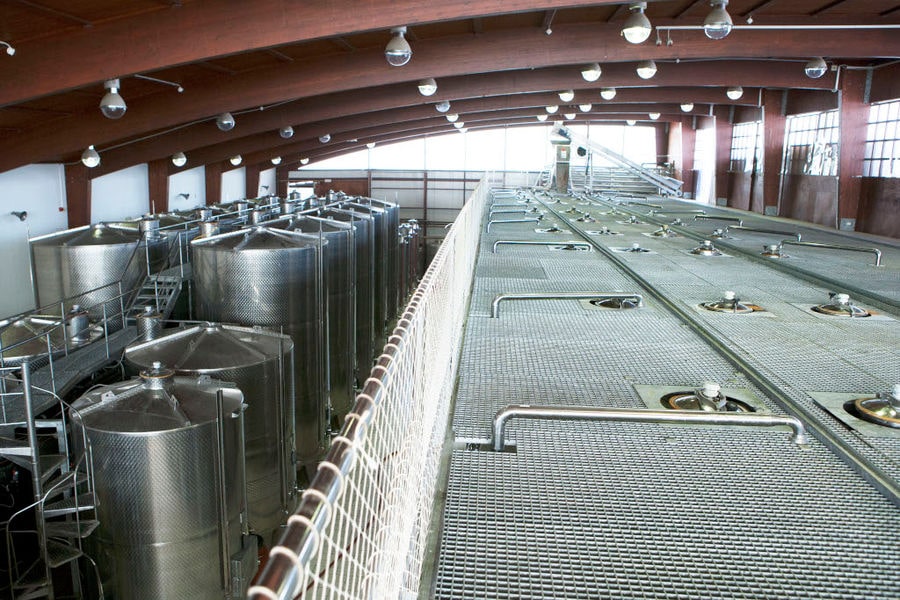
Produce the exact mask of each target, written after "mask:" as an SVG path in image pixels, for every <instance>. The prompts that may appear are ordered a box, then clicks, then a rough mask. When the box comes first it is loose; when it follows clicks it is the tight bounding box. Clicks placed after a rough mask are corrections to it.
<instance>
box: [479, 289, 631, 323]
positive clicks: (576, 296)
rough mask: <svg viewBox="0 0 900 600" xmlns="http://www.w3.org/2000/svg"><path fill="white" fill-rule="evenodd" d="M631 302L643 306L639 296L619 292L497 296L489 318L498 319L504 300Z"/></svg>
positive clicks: (534, 293) (540, 293) (535, 293)
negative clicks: (618, 300)
mask: <svg viewBox="0 0 900 600" xmlns="http://www.w3.org/2000/svg"><path fill="white" fill-rule="evenodd" d="M595 298H596V299H598V300H614V299H621V300H633V301H634V302H635V304H636V306H637V307H641V306H643V305H644V297H643V296H641V295H640V294H632V293H621V292H533V293H522V294H499V295H497V296H494V300H493V301H492V302H491V318H492V319H499V318H500V303H501V302H503V301H505V300H593V299H595Z"/></svg>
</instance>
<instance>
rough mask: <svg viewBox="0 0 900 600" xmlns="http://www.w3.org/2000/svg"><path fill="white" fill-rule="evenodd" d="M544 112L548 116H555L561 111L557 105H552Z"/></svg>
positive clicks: (546, 107)
mask: <svg viewBox="0 0 900 600" xmlns="http://www.w3.org/2000/svg"><path fill="white" fill-rule="evenodd" d="M544 110H546V111H547V114H548V115H554V114H556V111H558V110H559V107H558V106H556V105H555V104H551V105H550V106H545V107H544Z"/></svg>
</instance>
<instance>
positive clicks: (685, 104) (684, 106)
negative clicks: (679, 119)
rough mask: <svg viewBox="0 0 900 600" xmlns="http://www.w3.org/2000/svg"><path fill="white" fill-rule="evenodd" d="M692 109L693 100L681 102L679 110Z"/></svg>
mask: <svg viewBox="0 0 900 600" xmlns="http://www.w3.org/2000/svg"><path fill="white" fill-rule="evenodd" d="M692 110H694V103H693V102H682V104H681V112H691V111H692Z"/></svg>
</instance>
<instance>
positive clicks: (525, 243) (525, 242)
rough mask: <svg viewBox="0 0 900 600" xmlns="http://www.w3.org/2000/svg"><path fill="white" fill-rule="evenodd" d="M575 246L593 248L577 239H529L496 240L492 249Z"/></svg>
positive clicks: (494, 251)
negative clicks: (553, 240)
mask: <svg viewBox="0 0 900 600" xmlns="http://www.w3.org/2000/svg"><path fill="white" fill-rule="evenodd" d="M500 245H504V246H575V247H577V248H587V249H588V250H593V249H594V248H593V246H591V245H590V244H588V243H587V242H578V241H575V240H569V241H567V242H531V241H528V240H497V241H496V242H494V246H493V248H492V249H491V251H492V252H493V253H494V254H496V253H497V246H500Z"/></svg>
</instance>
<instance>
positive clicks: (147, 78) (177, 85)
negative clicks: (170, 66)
mask: <svg viewBox="0 0 900 600" xmlns="http://www.w3.org/2000/svg"><path fill="white" fill-rule="evenodd" d="M134 78H135V79H143V80H144V81H152V82H154V83H161V84H163V85H170V86H172V87H173V88H175V91H176V92H178V93H179V94H181V93H183V92H184V86H182V85H181V84H180V83H178V82H177V81H169V80H168V79H159V78H157V77H150V76H149V75H141V74H140V73H135V74H134Z"/></svg>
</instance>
